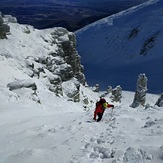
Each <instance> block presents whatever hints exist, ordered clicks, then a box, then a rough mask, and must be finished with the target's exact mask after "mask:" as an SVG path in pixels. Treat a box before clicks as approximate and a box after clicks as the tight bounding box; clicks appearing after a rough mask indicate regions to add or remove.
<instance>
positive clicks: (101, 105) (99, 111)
mask: <svg viewBox="0 0 163 163" xmlns="http://www.w3.org/2000/svg"><path fill="white" fill-rule="evenodd" d="M106 108H112V109H113V108H114V105H112V104H108V102H106V100H105V99H104V98H101V99H100V100H99V101H98V102H97V103H96V108H95V111H94V118H93V120H95V121H96V116H98V119H97V122H99V121H101V119H102V116H103V114H104V111H105V109H106Z"/></svg>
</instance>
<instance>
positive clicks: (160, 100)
mask: <svg viewBox="0 0 163 163" xmlns="http://www.w3.org/2000/svg"><path fill="white" fill-rule="evenodd" d="M155 105H157V106H159V107H163V93H162V94H161V95H160V97H159V98H158V100H157V102H156V104H155Z"/></svg>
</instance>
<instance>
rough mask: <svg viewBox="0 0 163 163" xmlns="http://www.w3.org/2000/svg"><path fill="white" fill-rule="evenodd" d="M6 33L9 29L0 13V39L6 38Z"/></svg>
mask: <svg viewBox="0 0 163 163" xmlns="http://www.w3.org/2000/svg"><path fill="white" fill-rule="evenodd" d="M8 32H10V27H9V26H8V25H7V24H5V23H4V20H3V17H2V13H0V39H4V38H6V34H7V33H8Z"/></svg>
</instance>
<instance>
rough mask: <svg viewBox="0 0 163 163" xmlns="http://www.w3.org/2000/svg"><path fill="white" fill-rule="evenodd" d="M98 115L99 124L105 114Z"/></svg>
mask: <svg viewBox="0 0 163 163" xmlns="http://www.w3.org/2000/svg"><path fill="white" fill-rule="evenodd" d="M97 115H98V119H97V122H99V121H101V119H102V116H103V113H97Z"/></svg>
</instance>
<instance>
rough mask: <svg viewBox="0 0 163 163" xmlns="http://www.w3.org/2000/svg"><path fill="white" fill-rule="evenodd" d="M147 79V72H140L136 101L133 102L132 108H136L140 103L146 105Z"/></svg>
mask: <svg viewBox="0 0 163 163" xmlns="http://www.w3.org/2000/svg"><path fill="white" fill-rule="evenodd" d="M147 81H148V79H147V77H146V76H145V74H140V75H139V76H138V80H137V87H136V92H135V96H134V101H133V103H132V104H131V107H132V108H136V107H138V106H139V105H142V106H145V102H146V92H147Z"/></svg>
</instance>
